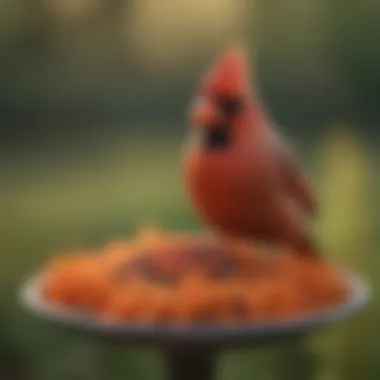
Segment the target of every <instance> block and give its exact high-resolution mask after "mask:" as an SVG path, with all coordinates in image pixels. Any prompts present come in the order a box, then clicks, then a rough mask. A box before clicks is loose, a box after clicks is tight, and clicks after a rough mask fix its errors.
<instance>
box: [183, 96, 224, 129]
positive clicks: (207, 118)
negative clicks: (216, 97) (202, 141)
mask: <svg viewBox="0 0 380 380" xmlns="http://www.w3.org/2000/svg"><path fill="white" fill-rule="evenodd" d="M190 119H191V122H192V124H193V125H195V126H199V127H205V128H207V127H208V126H212V125H215V124H218V123H220V122H221V115H220V113H219V111H218V109H217V107H216V106H215V105H214V104H213V103H212V102H211V101H209V100H208V99H207V98H198V99H196V101H195V102H194V103H193V104H192V105H191V107H190Z"/></svg>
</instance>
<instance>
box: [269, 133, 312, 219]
mask: <svg viewBox="0 0 380 380" xmlns="http://www.w3.org/2000/svg"><path fill="white" fill-rule="evenodd" d="M275 145H276V146H275V147H274V151H275V152H276V154H275V156H276V161H277V167H278V168H279V176H280V180H281V182H282V185H283V186H284V188H285V190H286V191H288V192H289V195H290V196H291V197H294V199H296V200H297V201H298V202H299V204H300V206H301V207H302V209H303V210H304V212H305V213H306V214H308V215H310V216H314V215H315V214H316V213H317V208H318V207H317V199H316V196H315V194H314V191H313V189H312V187H311V185H310V184H309V182H308V181H307V180H306V178H305V177H304V176H303V174H302V173H301V171H300V170H299V167H298V165H297V160H296V157H295V156H294V155H293V153H292V152H291V151H290V150H289V149H288V148H287V147H286V145H285V144H284V143H283V142H282V141H281V140H280V139H276V141H275Z"/></svg>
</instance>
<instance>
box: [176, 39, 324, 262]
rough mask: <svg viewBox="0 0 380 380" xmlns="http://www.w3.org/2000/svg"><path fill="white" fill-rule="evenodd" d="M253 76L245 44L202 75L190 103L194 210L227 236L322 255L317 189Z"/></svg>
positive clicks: (187, 172)
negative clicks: (315, 229)
mask: <svg viewBox="0 0 380 380" xmlns="http://www.w3.org/2000/svg"><path fill="white" fill-rule="evenodd" d="M250 82H251V78H250V73H249V70H248V64H247V55H246V51H245V49H244V48H243V47H242V46H240V45H236V46H235V45H234V46H231V47H229V48H227V49H226V50H225V51H224V52H223V53H222V54H221V56H219V58H218V59H217V60H216V62H215V63H214V64H213V65H212V66H211V69H210V70H209V71H208V72H207V73H206V75H204V76H203V77H202V79H201V83H200V85H199V86H198V88H197V89H196V91H195V96H194V97H193V100H192V101H191V104H190V107H189V115H188V118H189V120H190V127H189V128H188V132H189V133H188V135H187V139H186V142H187V143H186V145H185V150H184V154H183V157H184V162H183V165H184V167H183V173H184V180H185V187H186V191H187V194H188V196H189V198H190V201H191V204H192V206H193V207H194V209H195V211H196V214H197V215H198V216H199V217H200V218H201V219H202V220H203V222H204V223H205V224H206V225H208V226H209V227H211V228H212V229H213V230H215V231H216V232H217V233H220V234H221V235H223V236H227V237H231V238H237V239H244V240H255V241H261V242H263V243H267V244H275V245H276V244H277V245H281V246H286V247H287V248H289V249H290V250H292V252H295V253H297V254H299V255H303V257H313V258H317V257H319V254H318V249H317V247H316V244H315V241H314V239H313V238H312V237H311V234H310V231H309V222H310V221H311V220H312V219H313V218H314V217H315V216H316V215H317V211H318V204H317V199H316V195H315V194H314V191H313V188H312V187H311V184H310V183H309V181H308V180H307V179H306V178H305V176H304V175H303V173H302V172H301V169H300V167H299V162H298V158H297V157H296V155H295V154H294V152H293V151H292V150H291V149H290V148H289V147H288V145H287V144H285V142H284V139H283V138H282V137H281V136H280V134H279V132H278V131H277V128H276V125H275V123H274V122H273V121H272V120H271V118H270V117H269V115H268V112H267V111H266V109H265V107H264V106H263V105H262V102H261V101H260V99H259V96H258V94H257V92H255V91H254V90H253V89H254V88H253V86H251V85H250ZM255 90H256V89H255Z"/></svg>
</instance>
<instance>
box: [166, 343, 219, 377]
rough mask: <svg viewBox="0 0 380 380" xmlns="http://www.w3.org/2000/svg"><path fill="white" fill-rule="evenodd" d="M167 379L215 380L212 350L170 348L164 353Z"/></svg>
mask: <svg viewBox="0 0 380 380" xmlns="http://www.w3.org/2000/svg"><path fill="white" fill-rule="evenodd" d="M164 355H165V364H166V368H167V372H168V379H169V380H215V379H216V376H215V372H216V371H215V369H216V362H217V354H216V352H214V351H203V350H200V351H196V350H181V349H179V350H178V351H174V350H170V351H166V352H165V353H164Z"/></svg>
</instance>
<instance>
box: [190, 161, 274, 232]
mask: <svg viewBox="0 0 380 380" xmlns="http://www.w3.org/2000/svg"><path fill="white" fill-rule="evenodd" d="M262 173H263V171H262V170H261V164H260V160H259V159H258V158H257V159H256V158H255V156H254V155H250V156H249V157H246V156H244V155H233V154H231V155H228V154H220V155H217V154H215V155H202V154H198V155H192V156H189V157H188V160H187V163H186V182H187V190H188V192H189V195H190V198H191V200H192V202H193V204H194V206H195V208H196V209H197V211H198V213H199V214H200V216H201V217H202V218H203V219H204V220H205V221H206V222H208V223H210V224H211V225H213V226H215V227H218V228H222V229H228V230H230V231H232V232H233V230H236V231H239V232H240V231H243V230H244V229H245V228H248V229H249V228H251V226H252V223H253V222H254V220H253V218H254V217H255V215H256V216H257V214H258V213H261V212H264V208H265V206H264V205H265V203H266V199H265V198H266V194H267V191H266V189H265V187H266V181H264V180H263V178H261V176H262ZM254 209H255V211H256V212H253V210H254ZM247 233H248V231H247Z"/></svg>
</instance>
